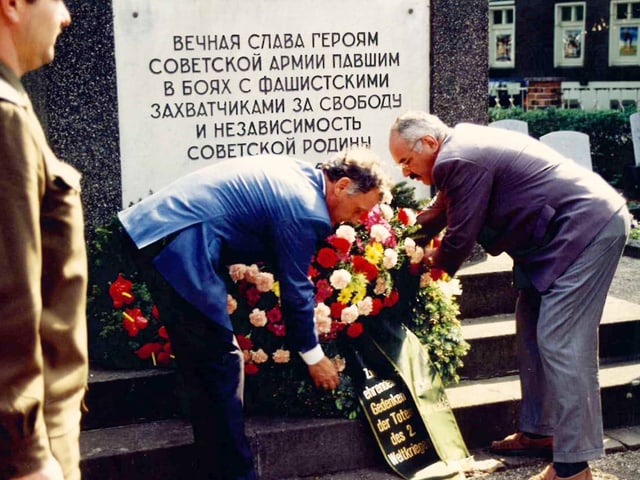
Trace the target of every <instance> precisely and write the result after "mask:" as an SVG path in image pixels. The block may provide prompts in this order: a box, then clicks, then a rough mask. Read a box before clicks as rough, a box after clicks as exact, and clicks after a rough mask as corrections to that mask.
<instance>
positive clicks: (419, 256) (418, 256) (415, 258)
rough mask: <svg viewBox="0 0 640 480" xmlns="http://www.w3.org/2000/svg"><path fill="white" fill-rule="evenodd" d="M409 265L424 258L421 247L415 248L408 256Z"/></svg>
mask: <svg viewBox="0 0 640 480" xmlns="http://www.w3.org/2000/svg"><path fill="white" fill-rule="evenodd" d="M409 257H410V260H411V263H420V262H421V261H422V259H423V258H424V249H423V248H422V247H416V249H415V251H414V252H413V253H412V254H411V255H409Z"/></svg>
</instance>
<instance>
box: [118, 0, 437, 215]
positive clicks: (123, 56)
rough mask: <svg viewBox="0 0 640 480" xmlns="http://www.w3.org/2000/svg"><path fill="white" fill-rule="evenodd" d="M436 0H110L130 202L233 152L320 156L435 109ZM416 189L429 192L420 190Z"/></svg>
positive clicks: (376, 145)
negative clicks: (412, 113)
mask: <svg viewBox="0 0 640 480" xmlns="http://www.w3.org/2000/svg"><path fill="white" fill-rule="evenodd" d="M428 13H429V2H423V1H418V0H400V1H395V2H389V1H384V0H349V1H344V0H325V1H323V2H317V1H315V0H298V1H296V2H291V1H289V0H270V1H268V2H267V1H264V0H233V1H232V0H208V1H203V0H183V1H181V2H176V1H175V0H113V18H114V35H115V58H116V75H117V88H118V116H119V130H120V154H121V164H122V197H123V205H125V206H126V205H128V204H129V203H131V202H135V201H137V200H139V199H140V198H143V197H145V196H147V195H148V194H149V193H150V192H151V191H157V190H158V189H160V188H162V187H163V186H164V185H166V184H168V183H169V182H171V181H172V180H174V179H175V178H177V177H179V176H182V175H184V174H186V173H189V172H191V171H194V170H196V169H198V168H200V167H204V166H207V165H211V164H212V163H216V162H219V161H221V160H224V159H228V158H236V157H240V156H244V155H257V154H261V153H275V154H287V155H291V156H294V157H298V158H302V159H305V160H308V161H310V162H314V163H315V162H318V161H322V160H324V159H326V158H328V157H329V156H331V155H332V154H333V153H335V152H337V151H339V150H341V149H342V148H344V147H347V146H352V145H353V144H368V145H370V146H371V147H372V148H373V149H374V150H375V151H376V153H378V155H379V156H380V157H381V158H383V159H384V160H385V162H387V163H388V166H389V168H388V170H389V172H390V173H391V172H392V173H393V175H394V176H395V179H396V180H401V179H402V175H401V171H400V170H399V169H398V168H397V167H395V165H393V162H392V160H391V158H390V156H389V154H388V147H387V143H388V130H389V127H390V126H391V123H392V122H393V120H394V119H395V118H396V116H397V115H398V114H400V113H402V112H404V111H406V110H409V109H428V99H429V82H428V79H429V71H428V59H429V55H425V52H428V51H429V37H428V32H429V15H428ZM416 194H417V195H418V196H428V191H427V190H426V187H419V189H418V191H417V192H416Z"/></svg>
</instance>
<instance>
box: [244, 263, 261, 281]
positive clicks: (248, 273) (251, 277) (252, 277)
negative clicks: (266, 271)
mask: <svg viewBox="0 0 640 480" xmlns="http://www.w3.org/2000/svg"><path fill="white" fill-rule="evenodd" d="M259 273H260V269H259V268H258V266H257V265H256V264H255V263H254V264H253V265H250V266H248V267H247V269H246V270H245V272H244V279H245V280H246V281H247V282H249V283H256V278H258V274H259Z"/></svg>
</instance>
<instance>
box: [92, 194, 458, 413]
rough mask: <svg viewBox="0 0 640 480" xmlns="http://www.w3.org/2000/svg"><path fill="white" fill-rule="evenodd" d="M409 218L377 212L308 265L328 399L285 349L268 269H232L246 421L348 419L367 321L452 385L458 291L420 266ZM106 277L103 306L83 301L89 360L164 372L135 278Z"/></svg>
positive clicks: (168, 356)
mask: <svg viewBox="0 0 640 480" xmlns="http://www.w3.org/2000/svg"><path fill="white" fill-rule="evenodd" d="M415 219H416V212H415V210H414V209H411V208H395V209H394V208H392V207H390V206H389V205H386V204H381V205H380V206H379V207H376V208H375V209H374V210H373V211H371V212H369V213H368V215H366V217H365V218H363V219H362V220H363V223H362V224H361V225H358V226H350V225H341V226H339V227H338V228H337V229H336V230H335V231H334V233H333V234H332V235H331V236H329V237H328V238H327V239H326V241H325V242H324V243H323V245H322V246H321V247H320V248H319V250H318V251H317V253H316V255H315V256H314V258H313V260H312V264H311V268H310V271H309V278H310V279H311V281H312V282H313V284H314V286H315V291H316V308H315V322H316V329H317V332H318V335H319V340H320V343H321V345H322V347H323V350H324V352H325V354H326V355H327V356H328V357H329V358H330V359H332V361H333V362H334V363H335V364H336V366H337V368H338V370H339V371H340V372H341V383H340V386H339V387H338V388H337V389H336V390H335V391H332V392H326V391H323V390H319V389H317V388H316V387H315V386H314V385H313V384H312V382H311V379H310V377H309V375H308V372H307V368H306V365H304V363H303V362H302V360H301V358H300V357H299V355H297V354H294V352H291V351H290V350H289V349H288V347H287V344H286V326H285V322H284V319H283V318H282V312H281V309H280V292H279V283H278V281H277V278H275V277H274V275H273V273H271V272H270V271H269V268H268V267H267V266H265V265H258V264H255V265H243V264H235V265H231V266H229V278H228V299H227V300H228V302H227V307H228V311H229V313H230V315H231V320H232V323H233V325H234V331H235V332H236V337H237V339H238V343H239V345H240V348H241V349H242V351H243V353H244V359H245V408H246V409H247V411H248V412H249V413H255V414H265V415H290V416H292V415H300V416H346V417H348V418H355V417H356V416H357V415H358V414H359V411H360V407H359V404H358V401H357V395H356V392H355V385H354V382H353V379H352V378H351V376H350V373H349V368H348V365H347V360H346V358H347V355H346V354H345V351H346V349H347V348H348V346H349V342H351V341H354V339H357V338H358V337H360V335H361V334H362V333H363V331H364V330H365V329H366V326H367V324H368V322H378V321H391V322H402V323H403V324H405V325H406V326H407V327H408V328H410V329H411V330H412V331H413V332H414V333H415V334H416V335H417V336H418V338H420V340H421V341H422V342H423V344H424V345H425V346H426V348H427V351H428V352H429V355H430V357H431V360H432V363H433V365H434V367H435V368H436V370H437V371H438V373H439V374H440V376H441V377H442V379H443V381H444V383H445V384H447V383H450V382H455V381H458V379H459V377H458V374H457V370H458V369H459V368H460V367H461V366H462V358H463V357H464V355H466V353H467V351H468V349H469V345H468V344H467V342H465V340H464V339H463V338H462V331H461V326H460V322H459V320H458V318H457V317H458V314H459V309H458V305H457V302H456V300H455V296H456V295H459V294H460V293H461V289H460V284H459V281H458V280H457V279H455V278H450V277H449V276H448V275H446V273H444V272H443V271H441V270H437V269H430V270H429V269H427V268H426V267H425V265H424V263H423V262H422V259H423V256H424V251H423V249H422V248H421V247H419V246H418V245H416V243H415V241H414V240H413V239H412V235H413V234H415V233H416V231H417V230H418V228H419V227H417V226H416V225H415ZM114 226H115V230H116V233H117V232H118V228H119V227H118V226H117V224H115V225H112V226H111V228H109V229H106V230H105V231H112V232H113V230H114V228H113V227H114ZM116 236H117V235H116ZM105 238H106V237H105ZM105 238H103V240H104V239H105ZM436 241H437V240H436ZM116 243H117V242H116ZM117 248H118V247H117V245H116V250H117ZM103 250H104V242H103ZM103 253H104V251H103ZM114 255H116V256H117V255H118V254H117V253H116V252H114ZM108 264H109V265H111V264H112V262H108ZM103 266H104V265H103ZM112 275H113V277H115V278H114V279H113V280H112V281H111V282H110V283H109V288H108V300H109V302H108V303H109V304H108V306H106V305H105V304H104V300H105V297H106V296H105V295H104V293H105V292H104V291H103V289H101V288H98V287H97V286H96V285H95V284H94V287H93V293H94V295H93V296H92V297H90V303H91V304H92V305H93V307H94V308H93V320H94V321H93V323H94V324H95V323H96V321H95V320H96V318H97V320H98V321H97V323H98V324H99V326H97V327H95V328H94V335H93V342H91V343H93V348H92V351H93V355H92V357H93V359H94V361H96V362H97V363H101V364H103V365H107V366H113V367H119V368H149V367H152V366H154V367H156V366H171V365H172V364H173V362H174V358H173V354H172V352H171V343H170V340H169V338H168V336H167V335H166V331H165V330H164V327H162V324H161V322H160V318H159V316H158V314H157V309H156V308H155V307H154V305H153V301H152V299H151V297H150V295H149V292H148V290H147V289H146V287H145V286H144V284H143V283H141V282H140V281H139V280H138V279H137V274H136V273H135V269H131V270H129V273H128V274H123V273H121V272H119V273H118V274H117V275H114V274H113V273H112ZM101 300H102V307H101V308H96V307H97V305H98V304H99V303H100V301H101ZM91 319H92V317H91V315H90V320H91ZM91 343H90V345H91Z"/></svg>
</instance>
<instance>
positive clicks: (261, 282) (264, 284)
mask: <svg viewBox="0 0 640 480" xmlns="http://www.w3.org/2000/svg"><path fill="white" fill-rule="evenodd" d="M273 283H274V279H273V273H269V272H260V273H258V276H257V277H256V288H257V289H258V291H259V292H262V293H264V292H268V291H270V290H271V289H272V288H273Z"/></svg>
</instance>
